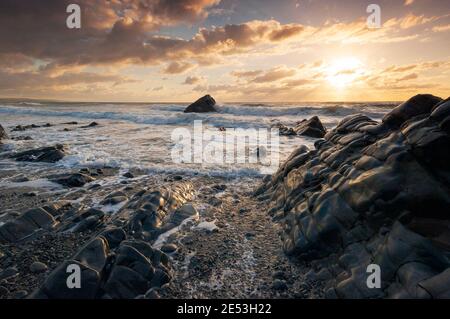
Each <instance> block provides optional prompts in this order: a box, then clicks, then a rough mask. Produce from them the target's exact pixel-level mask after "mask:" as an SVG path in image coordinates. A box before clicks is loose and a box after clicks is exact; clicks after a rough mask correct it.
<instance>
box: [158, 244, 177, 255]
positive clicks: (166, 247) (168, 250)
mask: <svg viewBox="0 0 450 319" xmlns="http://www.w3.org/2000/svg"><path fill="white" fill-rule="evenodd" d="M177 249H178V247H177V245H175V244H164V245H163V246H162V247H161V251H162V252H164V253H168V254H171V253H173V252H175V251H176V250H177Z"/></svg>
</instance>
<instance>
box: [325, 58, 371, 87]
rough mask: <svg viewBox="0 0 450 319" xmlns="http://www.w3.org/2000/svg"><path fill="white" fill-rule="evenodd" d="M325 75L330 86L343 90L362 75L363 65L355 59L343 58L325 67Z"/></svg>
mask: <svg viewBox="0 0 450 319" xmlns="http://www.w3.org/2000/svg"><path fill="white" fill-rule="evenodd" d="M326 73H327V79H328V82H329V83H330V84H331V85H333V86H334V87H336V88H340V89H343V88H345V87H347V86H349V85H350V84H351V83H352V82H353V81H354V80H355V79H356V78H357V77H358V76H360V75H362V74H363V73H364V72H363V64H362V62H361V61H360V60H359V59H357V58H355V57H345V58H341V59H338V60H335V61H332V62H331V64H330V65H329V66H328V67H327V69H326Z"/></svg>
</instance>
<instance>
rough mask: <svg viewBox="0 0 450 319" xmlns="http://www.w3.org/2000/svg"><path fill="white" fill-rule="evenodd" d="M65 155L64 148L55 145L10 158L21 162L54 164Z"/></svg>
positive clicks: (17, 154)
mask: <svg viewBox="0 0 450 319" xmlns="http://www.w3.org/2000/svg"><path fill="white" fill-rule="evenodd" d="M65 155H66V151H65V149H64V146H63V145H61V144H57V145H55V146H48V147H41V148H37V149H34V150H28V151H24V152H19V153H16V154H14V155H12V156H11V158H14V159H15V160H16V161H21V162H47V163H55V162H57V161H59V160H61V159H62V158H63V157H64V156H65Z"/></svg>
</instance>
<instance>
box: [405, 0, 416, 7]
mask: <svg viewBox="0 0 450 319" xmlns="http://www.w3.org/2000/svg"><path fill="white" fill-rule="evenodd" d="M413 3H414V0H405V3H404V5H405V6H409V5H411V4H413Z"/></svg>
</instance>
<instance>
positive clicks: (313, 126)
mask: <svg viewBox="0 0 450 319" xmlns="http://www.w3.org/2000/svg"><path fill="white" fill-rule="evenodd" d="M293 131H294V132H295V134H297V135H305V136H310V137H317V138H322V137H324V135H325V134H326V133H327V130H326V129H325V127H324V126H323V125H322V122H320V120H319V118H318V117H317V116H314V117H312V118H310V119H309V120H303V121H301V122H299V123H297V126H295V127H294V128H293Z"/></svg>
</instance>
